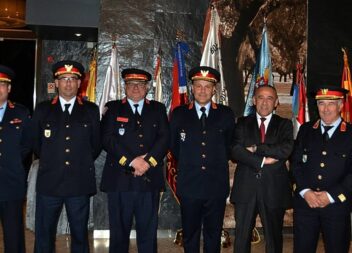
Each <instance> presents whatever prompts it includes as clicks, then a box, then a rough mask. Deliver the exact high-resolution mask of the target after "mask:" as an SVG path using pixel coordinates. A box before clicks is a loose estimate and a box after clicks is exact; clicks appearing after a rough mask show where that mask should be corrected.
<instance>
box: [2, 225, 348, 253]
mask: <svg viewBox="0 0 352 253" xmlns="http://www.w3.org/2000/svg"><path fill="white" fill-rule="evenodd" d="M2 240H3V234H2V230H1V229H0V252H4V249H3V242H2ZM231 240H232V242H233V238H231ZM292 241H293V236H292V235H291V234H288V235H284V251H283V253H292ZM33 245H34V234H33V232H31V231H29V230H26V249H27V252H28V253H32V252H33ZM90 249H91V253H108V252H109V250H108V249H109V240H108V239H93V238H92V236H91V235H90ZM135 252H137V247H136V240H135V239H132V240H131V246H130V253H135ZM158 252H159V253H164V252H165V253H182V252H183V249H182V248H181V247H179V246H177V245H175V244H174V243H173V238H162V239H159V240H158ZM221 252H222V253H233V248H232V246H231V247H229V248H223V249H222V251H221ZM263 252H265V242H264V240H262V241H261V242H260V243H258V244H254V245H252V253H263ZM323 252H324V249H323V244H322V242H321V241H320V242H319V245H318V250H317V253H323ZM349 252H350V253H352V247H351V249H350V251H349ZM56 253H70V237H69V236H64V235H60V236H58V237H57V242H56Z"/></svg>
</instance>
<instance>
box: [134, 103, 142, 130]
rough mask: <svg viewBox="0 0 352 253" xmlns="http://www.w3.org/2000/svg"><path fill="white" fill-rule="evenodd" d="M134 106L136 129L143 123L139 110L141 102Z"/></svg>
mask: <svg viewBox="0 0 352 253" xmlns="http://www.w3.org/2000/svg"><path fill="white" fill-rule="evenodd" d="M133 106H134V108H135V110H134V120H135V129H138V127H139V125H140V124H141V115H140V114H139V112H138V106H139V104H134V105H133Z"/></svg>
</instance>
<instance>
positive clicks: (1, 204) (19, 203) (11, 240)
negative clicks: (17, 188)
mask: <svg viewBox="0 0 352 253" xmlns="http://www.w3.org/2000/svg"><path fill="white" fill-rule="evenodd" d="M0 220H1V223H2V229H3V233H4V248H5V251H4V253H25V252H26V250H25V243H24V228H23V199H21V200H9V201H0Z"/></svg>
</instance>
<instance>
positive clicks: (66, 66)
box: [65, 64, 73, 72]
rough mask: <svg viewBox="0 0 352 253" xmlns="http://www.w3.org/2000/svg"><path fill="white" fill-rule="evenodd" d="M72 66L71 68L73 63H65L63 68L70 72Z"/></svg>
mask: <svg viewBox="0 0 352 253" xmlns="http://www.w3.org/2000/svg"><path fill="white" fill-rule="evenodd" d="M72 68H73V65H66V64H65V69H66V71H67V72H71V71H72Z"/></svg>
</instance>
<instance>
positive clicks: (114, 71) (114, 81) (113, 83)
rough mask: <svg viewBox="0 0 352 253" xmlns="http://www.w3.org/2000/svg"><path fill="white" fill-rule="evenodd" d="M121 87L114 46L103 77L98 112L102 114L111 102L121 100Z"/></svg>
mask: <svg viewBox="0 0 352 253" xmlns="http://www.w3.org/2000/svg"><path fill="white" fill-rule="evenodd" d="M121 96H122V87H121V82H120V68H119V61H118V59H117V49H116V45H115V44H114V45H113V46H112V49H111V59H110V64H109V66H108V69H107V71H106V75H105V81H104V87H103V94H102V95H101V99H100V103H99V110H100V115H102V114H103V111H104V106H105V104H106V103H107V102H109V101H111V100H116V99H121Z"/></svg>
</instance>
